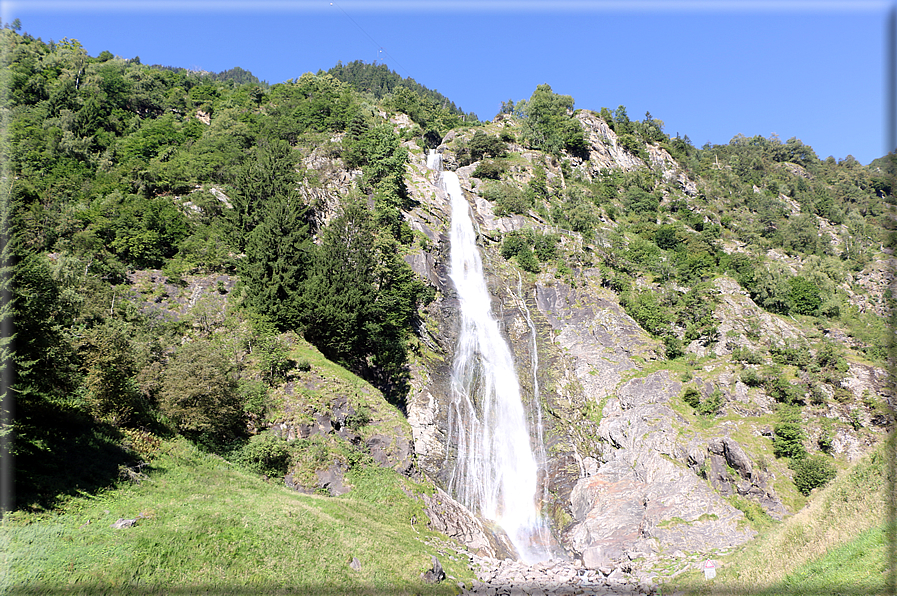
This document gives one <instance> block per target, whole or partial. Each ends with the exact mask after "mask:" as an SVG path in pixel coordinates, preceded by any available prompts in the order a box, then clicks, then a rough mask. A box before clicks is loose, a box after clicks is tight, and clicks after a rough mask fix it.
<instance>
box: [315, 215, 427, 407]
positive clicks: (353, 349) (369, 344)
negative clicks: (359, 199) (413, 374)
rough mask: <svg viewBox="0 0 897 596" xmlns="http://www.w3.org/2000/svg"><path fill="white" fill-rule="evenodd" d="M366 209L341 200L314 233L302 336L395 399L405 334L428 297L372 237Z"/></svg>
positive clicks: (385, 244)
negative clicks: (335, 212) (327, 222)
mask: <svg viewBox="0 0 897 596" xmlns="http://www.w3.org/2000/svg"><path fill="white" fill-rule="evenodd" d="M373 223H374V222H373V219H372V217H371V213H370V212H369V211H368V210H367V209H366V208H365V207H364V206H363V205H362V204H360V203H350V204H348V205H347V206H346V207H345V208H344V210H343V212H342V213H341V214H340V215H339V216H337V217H336V218H334V220H333V221H331V223H330V225H328V226H327V228H325V229H324V231H323V233H322V235H321V244H320V246H319V247H317V248H316V250H315V252H314V255H313V256H314V258H313V260H312V262H313V265H312V267H311V269H310V271H309V275H308V278H307V279H306V281H305V282H304V284H303V286H302V292H301V293H300V294H299V296H298V308H299V310H300V312H301V321H302V324H303V326H304V329H305V337H306V339H308V340H309V341H310V342H311V343H313V344H314V345H315V346H316V347H318V349H320V350H321V351H322V352H323V353H324V355H325V356H327V357H328V358H330V359H332V360H335V361H337V362H340V363H342V364H344V365H345V366H347V367H348V368H349V369H351V370H353V371H355V372H357V373H359V374H361V375H362V376H363V377H365V378H367V379H369V380H371V381H372V382H373V383H374V384H375V385H377V386H378V387H380V388H381V389H382V390H383V391H384V392H385V393H386V394H387V395H389V397H390V399H393V400H397V401H401V399H403V398H404V394H405V391H406V390H407V385H406V383H407V370H406V367H405V361H406V339H407V337H408V334H409V332H410V329H411V323H412V321H413V320H414V318H415V317H416V316H417V307H418V305H419V304H422V303H423V302H424V300H425V299H426V297H427V295H428V291H427V289H426V287H425V286H424V285H423V283H422V282H421V281H420V280H419V279H418V278H417V276H416V275H415V274H414V272H413V271H412V270H411V269H410V267H409V266H408V265H407V264H406V263H405V262H404V261H403V260H402V258H401V257H400V256H399V255H398V251H397V243H396V241H395V240H394V239H393V238H392V237H391V236H388V235H380V236H376V235H375V233H374V225H373Z"/></svg>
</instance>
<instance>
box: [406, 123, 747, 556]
mask: <svg viewBox="0 0 897 596" xmlns="http://www.w3.org/2000/svg"><path fill="white" fill-rule="evenodd" d="M598 120H600V119H597V117H595V120H589V122H591V123H592V125H594V127H595V128H594V129H593V130H592V133H593V134H606V133H609V134H611V135H612V134H613V133H612V131H609V130H607V131H604V130H603V129H602V128H601V127H602V126H606V125H604V124H603V121H601V122H599V121H598ZM602 146H603V145H602ZM608 151H610V150H608ZM605 158H606V159H610V160H614V159H617V160H622V161H621V163H623V164H629V165H630V166H632V167H635V166H636V165H637V164H635V162H634V161H627V160H629V159H631V156H628V154H626V155H624V152H622V149H621V150H620V152H617V153H608V155H607V156H605ZM632 159H634V158H632ZM661 159H662V158H661ZM615 163H617V162H615ZM621 163H617V166H618V167H620V166H621ZM465 169H466V168H461V169H460V171H459V176H460V178H461V179H462V180H464V179H465V174H466V172H465V171H464V170H465ZM413 180H414V182H415V184H414V185H413V186H412V188H413V192H415V197H416V198H417V199H418V200H419V201H420V203H421V207H419V208H418V209H416V210H415V211H414V212H413V214H412V215H411V217H410V218H409V219H410V222H411V225H412V227H413V228H414V229H420V230H422V231H425V233H426V234H427V237H428V238H429V237H431V234H430V233H427V231H429V232H432V236H433V237H435V238H438V244H436V245H435V246H434V247H433V249H432V250H430V251H427V253H425V254H423V255H420V256H416V257H414V258H411V259H409V262H410V263H414V264H415V265H416V267H415V269H416V270H418V272H419V274H421V276H422V277H425V278H426V279H428V280H430V281H431V283H433V282H435V284H434V285H436V287H437V288H438V289H439V290H440V295H439V298H438V299H437V300H436V301H435V302H434V303H433V304H431V305H430V306H429V308H428V312H429V315H430V316H431V317H432V321H431V323H429V324H427V325H425V327H426V333H425V334H424V336H425V338H426V339H425V342H426V344H427V346H428V347H429V348H430V349H431V350H432V352H433V354H432V356H431V357H430V358H429V359H427V361H426V363H425V365H423V366H419V367H418V368H417V369H416V371H415V380H414V383H413V385H414V386H415V389H416V391H414V392H413V393H412V395H411V396H410V398H409V401H408V419H409V422H410V423H411V426H412V433H413V435H414V441H415V447H414V448H415V453H416V455H417V456H418V461H419V463H420V466H421V468H422V469H423V470H424V471H425V472H426V473H427V474H428V475H430V476H431V477H433V478H434V479H436V480H437V481H438V482H439V481H442V482H444V481H445V480H446V478H447V474H448V472H449V470H450V468H449V466H450V465H451V462H449V461H446V457H445V453H446V449H445V440H446V436H447V428H446V424H447V422H446V418H447V416H446V412H447V409H448V408H447V404H448V403H450V398H451V396H450V394H449V379H450V374H451V363H452V360H453V352H454V349H455V342H456V341H457V338H456V333H457V319H456V316H457V315H456V299H455V297H454V288H453V287H452V286H451V283H450V281H449V279H448V276H447V271H446V270H445V265H444V263H445V262H446V261H447V256H448V251H449V247H448V243H447V239H446V238H445V235H444V234H437V233H436V230H437V229H439V230H445V229H446V228H447V224H448V216H447V214H446V210H447V206H446V204H445V198H444V197H443V195H442V192H441V191H440V190H439V189H437V188H435V187H434V186H433V185H432V182H433V178H432V177H431V176H428V175H427V172H425V171H422V170H418V171H415V174H414V177H413ZM467 180H469V178H467ZM469 198H470V201H471V207H472V213H473V215H474V217H475V219H476V221H477V223H478V224H479V230H480V233H481V234H482V238H483V239H484V241H487V243H486V244H485V245H484V246H483V251H482V253H483V260H484V267H485V269H486V271H487V281H488V283H489V287H490V289H491V290H492V293H493V308H492V311H493V313H494V314H495V316H496V317H497V318H498V319H499V322H500V325H501V326H502V329H503V330H504V331H505V334H506V336H507V338H508V339H509V341H510V345H511V346H512V350H513V352H514V355H515V361H516V363H517V367H518V371H519V373H518V378H519V379H520V381H521V387H522V389H523V391H524V394H525V395H524V400H525V401H527V400H529V399H530V395H531V393H532V391H533V388H534V386H535V382H534V380H538V382H539V386H540V387H541V388H542V395H541V398H542V403H543V407H544V410H545V412H546V414H545V415H544V416H543V419H544V421H545V429H544V432H545V437H546V447H547V450H548V456H547V461H546V462H545V463H546V469H547V475H546V478H545V482H546V488H547V490H546V496H547V499H545V500H544V501H543V510H544V511H545V513H546V515H548V516H549V517H550V518H551V519H553V520H555V528H554V529H555V531H556V532H557V534H558V538H559V539H560V542H561V543H562V544H563V545H564V546H565V547H566V548H567V549H568V551H569V552H571V553H582V555H583V556H586V557H587V558H588V560H589V561H590V562H591V563H592V564H594V565H596V566H602V565H605V564H610V563H612V562H613V561H614V560H619V559H620V558H621V557H622V556H623V555H624V554H625V553H628V552H645V553H653V552H657V551H659V550H661V549H664V548H672V549H692V550H694V549H709V548H724V547H728V546H732V545H735V544H740V543H741V542H744V541H745V540H747V539H749V538H750V537H751V536H752V535H753V534H752V532H750V531H746V530H739V529H738V521H739V520H741V519H742V518H743V514H742V513H741V512H740V511H738V510H736V509H734V508H732V507H731V506H730V505H728V503H726V501H724V500H723V498H722V497H721V496H720V495H719V494H718V493H717V492H716V491H714V489H713V487H712V486H711V485H710V484H708V482H707V481H706V480H705V479H704V478H702V477H700V476H699V475H698V474H696V473H695V471H693V470H692V469H691V468H689V467H688V465H687V463H686V461H685V459H686V455H685V454H686V453H687V450H686V449H685V448H684V447H683V446H682V445H681V443H682V441H683V440H684V441H686V442H687V441H688V436H686V437H685V439H682V438H680V436H679V428H677V427H674V425H673V424H672V421H673V420H676V419H677V417H678V415H677V414H676V413H675V412H674V410H672V409H671V408H670V407H669V401H670V399H671V398H672V397H673V396H676V395H678V393H679V392H680V391H681V385H680V384H679V383H678V382H676V381H674V380H672V378H671V377H670V376H669V373H667V372H666V371H661V372H658V373H655V374H653V375H649V376H647V377H645V378H632V379H630V380H628V381H627V380H626V378H627V377H628V376H632V375H633V373H634V372H635V371H636V370H637V367H638V363H639V362H644V361H650V360H656V359H657V357H658V356H657V351H658V345H657V342H656V341H655V340H652V339H650V338H649V337H648V336H647V335H646V334H645V332H644V331H643V330H642V329H641V328H640V327H639V326H638V325H637V324H636V323H635V321H633V320H632V319H631V318H630V317H629V316H627V315H626V314H625V313H624V312H623V311H622V309H621V308H620V306H619V303H618V302H617V301H616V300H615V296H614V295H613V293H611V292H610V291H609V290H606V289H605V288H603V287H601V276H600V273H599V272H598V271H588V270H586V271H583V272H581V274H580V275H579V276H578V277H577V280H576V281H577V284H576V287H575V288H574V287H571V286H570V285H568V284H566V283H562V282H559V281H557V280H554V279H550V280H549V279H541V278H540V279H539V281H537V282H536V283H535V284H528V283H525V282H524V281H523V280H522V279H521V278H520V277H519V276H518V274H517V272H516V271H515V270H514V269H513V268H511V267H510V266H508V265H507V264H505V262H504V260H503V259H501V258H500V257H497V255H496V254H495V253H494V252H493V250H494V249H492V248H491V247H490V244H489V243H488V238H489V235H490V234H492V233H494V232H496V231H502V230H505V229H514V228H515V227H516V225H517V224H516V223H515V222H513V221H509V222H504V221H502V219H503V218H496V217H495V216H494V214H493V213H492V210H491V204H489V203H488V202H487V201H483V200H482V199H479V198H478V197H476V196H474V195H471V196H469ZM431 263H432V265H431ZM748 300H749V299H748ZM528 321H529V322H531V323H532V324H534V325H535V327H536V331H537V337H538V339H537V341H536V345H535V346H534V345H533V342H532V332H531V328H530V327H529V324H530V323H529V322H528ZM533 349H537V350H538V351H539V354H538V361H539V363H540V367H539V370H537V371H533V370H531V362H532V358H531V356H532V350H533ZM585 411H591V412H592V413H593V415H591V416H584V412H585ZM678 422H679V424H678V425H677V426H683V425H686V424H687V423H686V421H685V420H679V421H678ZM730 451H731V453H732V454H733V455H732V457H733V458H736V459H738V455H737V453H738V452H737V446H736V445H733V447H732V449H731V450H730ZM738 461H739V462H740V465H741V466H742V468H743V469H747V468H749V467H750V461H749V460H747V459H746V458H743V459H739V460H738ZM564 520H566V521H564ZM434 523H435V524H437V525H439V526H440V527H442V526H445V527H448V526H449V524H447V522H445V521H437V522H434ZM451 525H453V526H454V527H455V529H453V530H451V532H453V535H458V536H459V537H461V538H462V541H469V540H471V538H472V537H474V536H478V538H474V540H480V541H482V535H480V534H478V533H472V532H473V531H472V529H471V528H473V527H476V524H470V523H467V524H466V525H465V524H459V522H458V521H457V517H456V518H455V521H454V522H452V524H451ZM565 525H566V526H567V527H566V528H565V527H564V526H565ZM462 528H464V529H462Z"/></svg>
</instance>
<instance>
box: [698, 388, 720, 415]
mask: <svg viewBox="0 0 897 596" xmlns="http://www.w3.org/2000/svg"><path fill="white" fill-rule="evenodd" d="M722 407H723V393H722V391H720V390H719V389H715V390H714V391H713V393H711V394H710V397H708V398H707V399H705V400H702V401H701V403H700V404H698V406H697V408H696V409H697V411H698V414H701V415H703V416H716V415H717V414H718V413H719V411H720V410H721V409H722Z"/></svg>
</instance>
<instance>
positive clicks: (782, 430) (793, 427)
mask: <svg viewBox="0 0 897 596" xmlns="http://www.w3.org/2000/svg"><path fill="white" fill-rule="evenodd" d="M804 437H805V434H804V429H803V427H802V426H801V425H800V423H799V422H793V421H792V422H782V423H779V424H776V425H775V427H774V428H773V437H772V451H773V453H774V454H775V456H776V457H790V458H792V459H801V458H803V457H806V455H807V450H806V449H804V443H803V441H804Z"/></svg>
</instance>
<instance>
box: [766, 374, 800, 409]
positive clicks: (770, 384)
mask: <svg viewBox="0 0 897 596" xmlns="http://www.w3.org/2000/svg"><path fill="white" fill-rule="evenodd" d="M763 388H764V389H765V390H766V394H767V395H769V397H771V398H773V399H774V400H776V401H777V402H779V403H780V404H796V403H800V402H802V401H803V399H804V392H803V390H802V389H801V388H800V387H799V386H797V385H794V384H792V383H790V382H788V380H787V379H784V378H782V377H778V376H776V377H773V376H767V377H766V378H765V379H764V384H763Z"/></svg>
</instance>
